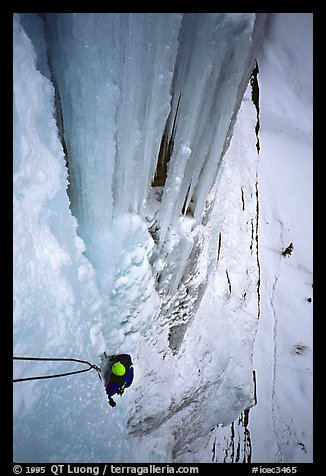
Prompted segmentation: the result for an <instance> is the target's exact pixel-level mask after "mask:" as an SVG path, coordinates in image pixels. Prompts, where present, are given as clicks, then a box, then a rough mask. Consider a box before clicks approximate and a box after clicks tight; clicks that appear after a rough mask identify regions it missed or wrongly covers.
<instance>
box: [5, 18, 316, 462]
mask: <svg viewBox="0 0 326 476" xmlns="http://www.w3.org/2000/svg"><path fill="white" fill-rule="evenodd" d="M43 18H44V19H45V23H43V21H42V20H41V18H40V17H39V16H38V15H35V14H22V15H15V16H14V302H15V307H14V354H15V355H32V356H38V355H39V356H48V357H49V356H57V357H60V356H62V357H77V358H78V357H80V358H83V359H89V360H90V361H92V362H94V363H98V362H97V360H98V357H99V355H100V353H101V352H103V351H104V350H105V351H107V352H110V353H114V352H117V353H120V352H127V353H130V354H131V355H132V358H133V361H134V367H135V380H134V383H133V385H132V386H131V387H130V389H128V391H126V392H125V394H124V396H123V398H121V399H120V398H119V400H118V402H117V407H116V408H114V410H113V409H112V408H110V407H109V406H108V404H107V401H106V397H105V392H104V388H103V386H102V385H101V384H100V382H99V380H98V378H97V377H96V376H95V373H93V372H88V373H85V374H80V375H79V376H73V377H67V378H66V379H54V380H48V381H47V380H44V381H42V382H41V383H40V382H37V381H36V382H25V383H17V384H15V387H14V459H15V461H25V462H45V461H49V462H58V461H60V462H65V461H69V462H107V461H110V462H153V461H155V462H171V461H173V462H211V461H215V462H221V461H226V462H235V454H234V451H233V453H232V447H233V449H234V444H237V445H239V448H240V450H239V451H240V452H239V455H238V457H237V458H238V459H237V461H239V462H241V461H242V459H243V460H244V461H245V460H246V458H247V461H248V458H249V459H251V461H257V462H263V461H266V462H296V461H297V462H299V461H304V462H310V461H311V459H312V428H311V424H312V415H311V411H312V389H311V388H312V386H311V379H312V363H311V360H312V323H311V320H312V303H310V302H308V300H307V299H308V298H310V297H311V296H312V287H311V285H312V256H311V250H312V245H311V242H312V231H311V230H312V201H311V196H312V182H311V176H312V163H311V154H312V146H311V134H312V126H311V124H312V122H311V97H312V91H311V57H312V54H311V45H312V42H311V30H312V26H311V15H309V14H271V15H269V16H268V21H267V25H266V28H265V37H264V42H263V44H262V48H261V49H260V50H259V54H258V64H259V71H260V72H259V76H258V80H259V87H260V126H261V127H260V131H259V137H260V144H261V151H260V155H259V156H258V154H257V151H256V145H255V143H256V135H255V125H256V109H255V106H254V104H253V102H252V99H251V87H250V85H249V86H248V87H247V89H246V86H247V83H248V78H249V75H250V73H251V71H252V68H253V65H254V59H255V55H256V53H257V50H258V47H259V44H260V40H261V34H262V28H263V25H264V20H265V17H264V15H261V16H259V15H258V17H256V16H255V15H254V14H46V16H45V17H44V16H43ZM43 26H45V30H44V31H45V35H43V32H42V29H43ZM289 26H290V27H291V28H290V34H289ZM26 33H27V34H26ZM27 35H28V36H27ZM298 42H299V44H300V45H301V46H302V48H301V52H300V55H299V54H298V52H297V46H296V45H297V44H298ZM46 45H47V46H48V48H49V50H48V53H49V54H48V58H49V64H48V63H47V61H46V55H45V53H44V51H45V49H46ZM216 45H219V48H216ZM203 51H205V54H203ZM52 75H53V76H52ZM81 78H83V80H82V81H81ZM231 78H232V81H231ZM52 83H53V84H54V85H55V87H56V88H57V92H58V90H59V92H60V103H61V108H62V115H63V124H64V131H63V130H62V129H61V130H60V124H56V121H55V119H54V116H55V115H56V117H57V121H58V110H57V111H55V108H54V104H55V100H56V105H57V108H58V97H56V98H55V94H57V93H55V89H54V87H53V84H52ZM245 90H246V91H245ZM180 92H181V99H180V104H179V106H177V104H178V100H179V97H180V94H179V93H180ZM243 94H244V95H243ZM241 100H242V102H241ZM240 103H241V108H240V110H239V113H238V108H239V107H240ZM177 109H178V118H177V121H178V122H177V125H178V126H177V129H176V133H175V137H174V149H173V153H172V156H171V159H170V163H169V165H168V175H167V180H166V183H165V185H164V186H161V187H151V183H152V179H153V177H154V175H155V168H156V158H157V155H158V151H159V148H160V141H161V137H162V134H163V131H164V128H165V124H166V121H168V122H167V130H168V131H169V133H170V134H171V133H172V123H173V119H174V116H175V114H176V112H177ZM170 111H171V113H170ZM293 111H296V112H295V113H293ZM297 111H299V112H300V114H297ZM235 121H236V123H235ZM233 127H234V131H233ZM58 128H59V129H58ZM62 132H64V140H65V145H66V150H65V151H64V150H63V147H62V143H61V142H60V135H61V134H62ZM232 132H233V136H232ZM231 136H232V140H231ZM61 139H62V137H61ZM230 140H231V142H230ZM229 143H230V147H229V149H228V150H227V148H228V145H229ZM225 152H226V154H225V156H224V157H223V154H224V153H225ZM67 168H69V172H68V169H67ZM68 177H69V178H68ZM69 182H70V184H69ZM68 196H69V198H68ZM184 204H185V207H184V210H185V211H184V212H183V213H181V210H182V209H183V206H184ZM290 242H293V244H294V251H293V253H292V254H291V255H290V256H287V257H284V256H282V254H281V252H282V250H284V248H285V247H286V246H288V244H289V243H290ZM74 369H75V367H74ZM74 369H73V370H74ZM69 370H71V367H70V368H69ZM253 370H255V373H253ZM59 371H67V366H66V365H64V364H60V365H59V364H56V365H54V364H53V363H51V364H50V363H46V364H45V363H37V364H36V363H26V362H24V363H18V362H15V365H14V374H15V377H16V378H19V377H25V376H30V375H44V374H51V373H57V372H59ZM92 374H93V375H92ZM255 380H256V383H257V388H255ZM22 390H23V391H22ZM256 397H257V401H256ZM303 408H305V411H304V412H303V411H302V409H303ZM248 417H249V425H248V421H247V420H248ZM50 422H51V423H50Z"/></svg>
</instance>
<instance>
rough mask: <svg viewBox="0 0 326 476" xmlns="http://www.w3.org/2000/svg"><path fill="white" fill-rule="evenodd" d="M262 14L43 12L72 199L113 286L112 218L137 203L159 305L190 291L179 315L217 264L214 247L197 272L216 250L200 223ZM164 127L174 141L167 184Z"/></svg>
mask: <svg viewBox="0 0 326 476" xmlns="http://www.w3.org/2000/svg"><path fill="white" fill-rule="evenodd" d="M264 21H265V16H264V15H263V14H257V15H255V14H252V13H245V14H235V13H229V14H225V13H210V14H190V13H185V14H172V13H169V14H151V13H145V14H129V13H124V14H108V13H106V14H105V13H103V14H95V13H94V14H47V15H46V32H47V38H48V44H49V58H50V64H51V70H52V73H53V78H54V82H55V84H56V88H57V92H58V95H59V97H60V103H61V108H62V118H63V129H64V141H65V144H66V148H67V157H66V158H67V160H68V167H69V177H70V181H71V184H70V187H69V196H70V198H71V208H72V211H73V214H74V215H75V216H76V217H77V219H78V233H79V234H80V236H81V237H82V238H83V239H84V241H85V243H86V254H87V256H88V257H89V259H90V260H91V262H92V264H93V265H94V266H95V268H96V269H97V279H98V283H99V286H100V288H101V289H102V290H103V293H104V294H105V293H107V292H108V290H110V289H111V287H112V286H111V284H110V283H112V280H110V279H109V280H108V273H107V269H108V268H110V267H112V253H110V251H109V250H110V249H112V233H111V231H112V226H115V227H117V226H118V225H114V224H113V223H114V220H117V221H119V216H120V215H121V214H125V213H131V214H136V215H139V216H140V217H141V218H142V219H143V221H144V224H145V225H146V226H147V227H148V228H149V229H150V232H151V234H152V236H153V237H154V240H155V243H156V245H155V247H154V248H153V250H152V253H151V255H148V260H149V261H150V262H151V264H152V265H153V276H154V277H155V279H156V283H154V284H151V285H154V286H155V287H156V290H157V291H158V292H159V294H160V296H161V302H162V304H163V306H162V311H161V316H163V318H168V319H170V318H171V316H174V318H173V319H176V320H179V318H180V314H181V313H180V311H179V308H180V306H179V303H180V301H184V299H183V297H184V296H187V302H184V304H183V305H182V306H181V307H182V316H183V318H182V320H183V321H187V320H188V319H189V318H190V317H191V315H193V314H194V312H192V313H191V312H190V309H191V308H192V309H193V311H195V309H196V307H194V304H195V303H196V306H198V304H199V302H200V299H201V297H202V295H203V293H204V290H205V286H206V282H207V278H208V275H209V273H210V271H211V268H212V267H211V266H210V263H209V261H210V258H209V257H208V263H207V267H206V272H205V271H204V270H203V269H202V270H201V271H199V272H198V270H197V271H196V267H197V266H198V263H197V262H196V256H198V255H200V253H202V252H206V253H207V256H209V255H210V251H209V246H212V249H215V244H210V245H209V244H208V242H209V241H210V238H209V237H208V238H207V239H206V238H205V233H204V232H203V231H202V230H201V231H200V227H201V224H202V223H203V224H205V223H207V221H208V213H209V207H210V205H211V204H212V203H213V201H214V196H213V195H212V194H211V195H210V196H209V194H210V192H211V191H212V188H213V185H214V183H215V181H216V177H217V174H218V170H219V167H220V165H221V161H222V157H223V154H224V153H225V150H226V149H227V145H228V142H229V140H230V137H231V135H232V127H233V123H234V120H235V117H236V114H237V111H238V108H239V106H240V101H241V98H242V95H243V93H244V90H245V88H246V85H247V83H248V80H249V75H250V73H251V70H252V67H253V61H254V57H255V52H256V50H257V47H258V44H259V41H260V38H261V31H262V27H263V24H264ZM163 136H165V140H166V141H167V142H168V143H169V144H170V152H169V157H168V158H166V160H167V161H168V163H167V164H166V166H167V177H165V178H164V182H165V183H164V187H163V189H162V190H161V191H160V192H159V195H158V194H156V193H155V188H156V187H154V186H152V184H153V183H154V184H155V182H153V179H154V177H155V174H156V171H157V163H158V157H159V153H160V152H161V149H162V145H161V141H162V137H163ZM158 196H159V198H157V197H158ZM155 200H156V202H157V203H156V208H155V206H154V213H153V206H152V204H153V201H155ZM184 215H186V218H184ZM112 220H113V221H112ZM131 226H132V225H131ZM206 235H207V233H206ZM113 239H114V238H113ZM150 240H151V238H150V237H149V238H148V241H149V242H150ZM145 241H146V239H145ZM145 241H143V242H142V243H141V244H143V245H144V246H146V247H148V245H146V244H145ZM149 247H150V248H152V247H151V246H150V245H149ZM203 250H206V251H203ZM115 253H116V251H114V254H115ZM193 276H196V279H195V280H194V279H192V278H193ZM176 295H177V304H175V303H173V302H171V299H173V298H174V297H175V296H176ZM189 296H190V299H189ZM104 298H105V296H104ZM109 301H111V302H112V299H111V298H109ZM119 319H120V321H121V318H120V317H118V320H119ZM171 322H172V320H171ZM182 333H183V332H181V333H180V335H179V336H177V337H176V339H174V340H175V341H176V342H175V344H172V346H174V347H175V348H176V347H178V346H179V344H180V343H181V341H182Z"/></svg>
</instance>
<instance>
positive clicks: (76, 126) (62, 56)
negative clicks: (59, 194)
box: [47, 13, 181, 239]
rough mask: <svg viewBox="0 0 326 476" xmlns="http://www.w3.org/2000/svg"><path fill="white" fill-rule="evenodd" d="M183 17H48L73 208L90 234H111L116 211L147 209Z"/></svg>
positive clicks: (72, 15)
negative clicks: (145, 207) (145, 205)
mask: <svg viewBox="0 0 326 476" xmlns="http://www.w3.org/2000/svg"><path fill="white" fill-rule="evenodd" d="M180 22H181V15H180V14H150V13H148V14H128V13H126V14H108V13H104V14H50V15H48V16H47V24H48V29H49V38H50V42H49V44H50V52H51V54H50V57H51V63H52V68H53V72H54V77H55V79H56V82H57V85H58V90H59V92H60V98H61V104H62V112H63V120H64V130H65V141H66V145H67V150H68V162H69V171H70V180H71V188H70V189H71V200H72V209H73V211H74V214H75V216H77V217H78V221H79V230H80V233H81V235H82V236H83V237H86V238H87V239H88V238H91V237H89V236H88V235H89V234H90V233H93V234H94V233H98V234H101V233H103V232H104V233H105V232H107V231H108V230H109V229H110V224H111V220H112V217H113V216H114V215H119V214H120V213H126V212H132V213H138V214H141V213H142V210H143V207H144V204H145V201H146V198H147V195H148V191H149V189H150V186H151V181H152V177H153V175H154V173H155V167H156V158H157V155H158V151H159V146H160V140H161V136H162V132H163V128H164V125H165V121H166V119H167V116H168V114H169V110H170V87H171V81H172V74H173V68H174V62H175V56H176V51H177V45H178V42H177V35H178V31H179V25H180ZM77 191H81V193H78V192H77ZM90 230H92V231H91V232H90Z"/></svg>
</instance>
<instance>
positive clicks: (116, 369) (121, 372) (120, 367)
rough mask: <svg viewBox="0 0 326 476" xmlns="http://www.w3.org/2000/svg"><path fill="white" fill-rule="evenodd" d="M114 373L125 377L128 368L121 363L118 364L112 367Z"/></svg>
mask: <svg viewBox="0 0 326 476" xmlns="http://www.w3.org/2000/svg"><path fill="white" fill-rule="evenodd" d="M112 372H113V373H114V375H117V376H118V377H122V375H124V374H125V372H126V368H125V366H124V365H122V364H121V362H116V363H115V364H113V365H112Z"/></svg>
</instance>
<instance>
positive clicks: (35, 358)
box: [13, 357, 102, 383]
mask: <svg viewBox="0 0 326 476" xmlns="http://www.w3.org/2000/svg"><path fill="white" fill-rule="evenodd" d="M13 359H14V360H38V361H61V362H79V363H81V364H86V365H89V367H88V369H83V370H75V371H74V372H66V373H62V374H55V375H44V376H40V377H26V378H18V379H14V380H13V382H14V383H16V382H26V381H27V380H41V379H48V378H57V377H66V376H67V375H74V374H81V373H83V372H88V371H89V370H92V369H94V370H96V372H97V374H98V376H99V378H100V380H102V377H101V370H100V368H99V367H98V366H97V365H94V364H91V363H90V362H88V361H87V360H81V359H61V358H50V357H13Z"/></svg>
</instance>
